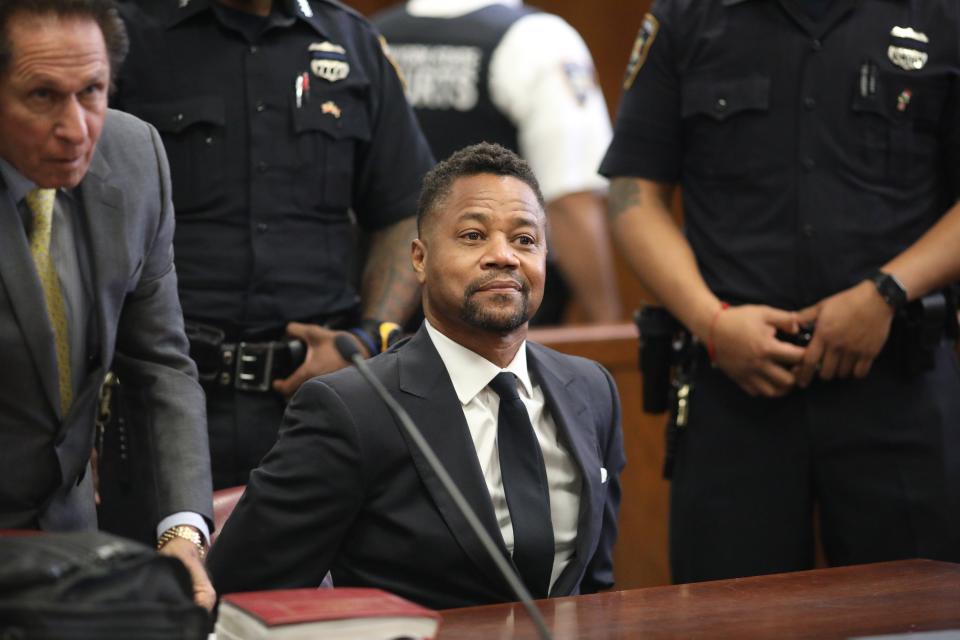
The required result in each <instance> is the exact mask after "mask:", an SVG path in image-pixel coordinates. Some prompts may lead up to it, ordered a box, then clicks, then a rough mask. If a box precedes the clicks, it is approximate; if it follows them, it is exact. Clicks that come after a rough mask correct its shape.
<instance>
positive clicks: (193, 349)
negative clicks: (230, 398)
mask: <svg viewBox="0 0 960 640" xmlns="http://www.w3.org/2000/svg"><path fill="white" fill-rule="evenodd" d="M186 330H187V338H189V340H190V357H191V358H193V361H194V362H196V364H197V370H198V373H199V377H200V383H201V384H202V385H203V386H204V388H206V389H207V390H212V389H227V388H234V389H238V390H240V391H252V392H261V393H262V392H269V391H272V390H273V381H274V380H281V379H283V378H286V377H288V376H289V375H290V374H291V373H293V372H294V371H295V370H296V369H297V367H299V366H300V365H301V364H302V363H303V361H304V358H305V357H306V351H307V349H306V345H305V344H304V343H303V342H302V341H300V340H294V339H289V340H268V341H263V342H254V341H245V340H244V341H238V342H228V341H227V340H226V334H225V332H224V331H222V330H220V329H218V328H216V327H214V326H211V325H206V324H200V323H196V322H191V321H188V322H187V323H186Z"/></svg>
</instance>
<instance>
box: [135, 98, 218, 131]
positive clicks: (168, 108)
mask: <svg viewBox="0 0 960 640" xmlns="http://www.w3.org/2000/svg"><path fill="white" fill-rule="evenodd" d="M130 112H131V113H133V114H134V115H136V116H139V117H140V118H143V119H144V120H146V121H147V122H149V123H151V124H152V125H153V126H155V127H156V128H157V129H158V130H159V131H162V132H164V133H180V132H182V131H183V130H184V129H186V128H187V127H190V126H192V125H195V124H200V123H205V124H212V125H217V126H221V127H222V126H224V125H225V124H226V121H227V118H226V105H225V104H224V102H223V98H222V97H219V96H205V97H198V98H190V99H187V100H178V101H176V102H164V103H159V104H157V103H154V104H142V105H130Z"/></svg>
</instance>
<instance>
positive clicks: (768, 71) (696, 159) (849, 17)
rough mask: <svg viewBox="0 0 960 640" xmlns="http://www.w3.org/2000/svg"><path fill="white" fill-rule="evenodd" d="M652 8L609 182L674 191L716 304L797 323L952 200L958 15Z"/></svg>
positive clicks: (778, 4)
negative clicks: (631, 179) (799, 313)
mask: <svg viewBox="0 0 960 640" xmlns="http://www.w3.org/2000/svg"><path fill="white" fill-rule="evenodd" d="M809 8H810V7H808V6H806V5H805V3H804V1H803V0H659V1H658V2H656V3H655V4H654V6H653V8H652V10H651V13H650V14H648V15H647V16H646V17H645V19H644V22H643V25H642V27H641V29H640V33H639V35H638V37H637V41H636V43H635V46H634V49H633V52H632V55H631V59H630V63H629V65H628V69H627V74H626V78H625V94H624V96H623V100H622V102H621V105H620V111H619V115H618V117H617V123H616V127H615V132H614V140H613V143H612V144H611V146H610V148H609V149H608V151H607V155H606V157H605V159H604V161H603V164H602V167H601V173H603V174H604V175H607V176H635V177H643V178H647V179H651V180H655V181H660V182H666V183H679V184H681V185H682V190H683V202H684V209H685V225H686V233H687V237H688V239H689V241H690V244H691V246H692V247H693V250H694V253H695V254H696V256H697V260H698V263H699V267H700V270H701V272H702V273H703V276H704V278H705V280H706V282H707V284H708V286H709V287H710V289H711V290H712V291H713V292H714V293H715V294H716V295H717V296H718V297H720V298H721V299H725V300H729V301H730V302H732V303H764V304H770V305H773V306H776V307H779V308H787V309H797V308H802V307H804V306H806V305H808V304H812V303H815V302H817V301H819V300H821V299H823V298H825V297H827V296H829V295H831V294H833V293H835V292H837V291H840V290H843V289H846V288H848V287H850V286H852V285H854V284H856V283H857V282H859V281H861V280H862V279H863V278H865V277H867V276H868V275H869V274H870V273H871V272H872V271H873V270H875V269H877V268H879V267H880V266H882V265H883V264H884V263H885V262H887V261H888V260H890V259H891V258H892V257H893V256H895V255H897V254H898V253H900V252H901V251H903V250H904V249H905V248H906V247H907V246H909V245H910V244H912V243H913V242H914V241H915V240H917V238H919V237H920V236H921V235H922V234H923V233H924V232H925V231H926V230H927V229H929V228H930V227H931V226H932V225H933V224H934V223H935V222H936V221H937V219H938V218H939V217H940V216H941V215H942V214H943V213H944V212H945V211H946V210H947V209H948V208H950V206H952V205H953V204H954V203H955V202H956V200H957V198H960V16H958V11H960V4H958V3H957V2H955V1H952V0H909V1H908V0H860V1H857V0H835V1H834V2H832V3H831V5H830V7H829V8H828V9H827V10H826V11H825V12H823V14H822V16H821V18H820V20H818V21H817V20H814V18H813V17H812V15H815V14H816V13H817V12H816V11H808V9H809Z"/></svg>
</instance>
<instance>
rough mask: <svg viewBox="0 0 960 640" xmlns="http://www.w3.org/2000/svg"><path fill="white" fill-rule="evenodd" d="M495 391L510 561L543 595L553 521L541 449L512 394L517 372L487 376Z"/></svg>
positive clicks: (549, 569)
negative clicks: (510, 538)
mask: <svg viewBox="0 0 960 640" xmlns="http://www.w3.org/2000/svg"><path fill="white" fill-rule="evenodd" d="M490 388H491V389H493V390H494V391H496V392H497V395H499V396H500V412H499V415H498V416H497V448H498V451H499V454H500V473H501V474H502V476H503V490H504V492H505V493H506V495H507V508H509V509H510V520H511V522H512V523H513V562H514V564H515V565H516V566H517V570H518V571H519V572H520V575H521V576H522V577H523V581H524V582H525V583H526V585H527V588H528V589H529V590H530V593H532V594H533V597H534V598H546V597H547V594H548V591H549V588H550V573H551V572H552V570H553V553H554V550H553V524H552V522H551V520H550V490H549V488H548V486H547V469H546V467H545V466H544V464H543V453H542V452H541V451H540V444H539V443H538V442H537V436H536V434H535V433H534V432H533V425H531V424H530V415H529V414H528V413H527V408H526V407H525V406H524V405H523V402H522V401H521V400H520V396H519V395H518V394H517V377H516V376H515V375H513V374H512V373H507V372H505V371H504V372H502V373H499V374H497V376H496V377H495V378H494V379H493V380H491V381H490Z"/></svg>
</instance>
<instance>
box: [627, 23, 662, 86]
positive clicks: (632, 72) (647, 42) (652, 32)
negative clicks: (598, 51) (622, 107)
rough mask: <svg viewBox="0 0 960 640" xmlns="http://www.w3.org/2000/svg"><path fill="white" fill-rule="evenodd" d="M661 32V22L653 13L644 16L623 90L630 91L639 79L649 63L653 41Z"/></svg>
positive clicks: (628, 65) (631, 54) (628, 63)
mask: <svg viewBox="0 0 960 640" xmlns="http://www.w3.org/2000/svg"><path fill="white" fill-rule="evenodd" d="M658 31H660V21H659V20H657V18H656V16H654V15H653V14H652V13H648V14H647V15H645V16H643V22H642V23H641V24H640V31H638V32H637V39H636V40H634V41H633V49H632V50H631V51H630V60H629V61H628V62H627V73H626V76H625V77H624V80H623V88H624V89H629V88H630V87H632V86H633V82H634V80H636V79H637V73H639V72H640V68H641V67H643V63H644V62H646V61H647V54H648V53H649V52H650V47H652V46H653V41H654V40H656V38H657V32H658Z"/></svg>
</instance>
